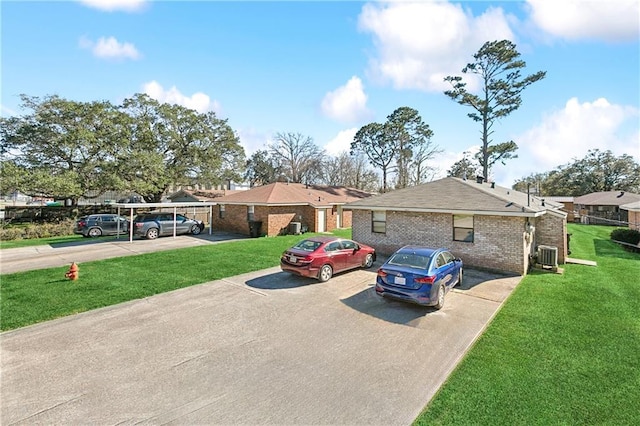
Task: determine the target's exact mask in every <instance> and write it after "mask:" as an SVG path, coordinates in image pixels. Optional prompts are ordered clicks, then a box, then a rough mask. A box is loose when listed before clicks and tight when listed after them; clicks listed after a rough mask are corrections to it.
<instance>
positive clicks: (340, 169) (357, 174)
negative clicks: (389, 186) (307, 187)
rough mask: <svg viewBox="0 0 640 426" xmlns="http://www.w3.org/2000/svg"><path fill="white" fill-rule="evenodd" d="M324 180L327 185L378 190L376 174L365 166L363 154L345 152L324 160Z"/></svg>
mask: <svg viewBox="0 0 640 426" xmlns="http://www.w3.org/2000/svg"><path fill="white" fill-rule="evenodd" d="M324 170H325V182H326V183H327V184H328V185H334V186H347V187H349V188H356V189H361V190H363V191H370V192H374V191H377V190H378V186H379V185H378V179H379V178H378V175H377V173H376V172H375V171H373V170H371V169H369V168H368V167H367V160H366V158H365V157H364V156H363V155H354V156H351V155H349V154H348V153H347V152H343V153H342V154H340V155H338V156H336V157H332V158H330V159H329V160H327V161H326V162H325V166H324Z"/></svg>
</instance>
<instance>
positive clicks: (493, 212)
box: [346, 205, 548, 217]
mask: <svg viewBox="0 0 640 426" xmlns="http://www.w3.org/2000/svg"><path fill="white" fill-rule="evenodd" d="M346 209H347V210H386V211H395V212H412V213H445V214H465V215H479V216H513V217H539V216H542V215H543V214H545V213H546V212H547V211H548V210H541V211H520V212H515V211H510V212H505V211H496V210H461V209H429V208H418V207H384V206H349V205H347V206H346Z"/></svg>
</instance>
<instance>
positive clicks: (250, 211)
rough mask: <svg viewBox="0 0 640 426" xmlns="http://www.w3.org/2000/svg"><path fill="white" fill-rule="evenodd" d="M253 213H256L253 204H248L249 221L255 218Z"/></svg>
mask: <svg viewBox="0 0 640 426" xmlns="http://www.w3.org/2000/svg"><path fill="white" fill-rule="evenodd" d="M253 214H254V210H253V206H247V220H248V221H252V220H253Z"/></svg>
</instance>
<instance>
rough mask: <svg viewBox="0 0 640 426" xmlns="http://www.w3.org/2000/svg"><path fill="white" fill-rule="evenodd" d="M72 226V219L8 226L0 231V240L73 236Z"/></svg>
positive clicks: (73, 223) (73, 222)
mask: <svg viewBox="0 0 640 426" xmlns="http://www.w3.org/2000/svg"><path fill="white" fill-rule="evenodd" d="M74 225H75V221H74V220H73V219H65V220H61V221H60V222H57V223H35V224H29V225H26V226H19V227H18V226H8V227H6V228H3V229H0V240H2V241H11V240H27V239H31V238H48V237H60V236H64V235H73V227H74Z"/></svg>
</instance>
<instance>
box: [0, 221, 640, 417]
mask: <svg viewBox="0 0 640 426" xmlns="http://www.w3.org/2000/svg"><path fill="white" fill-rule="evenodd" d="M612 229H613V228H610V227H602V226H586V225H574V224H570V225H569V232H571V233H572V234H573V235H572V238H571V250H572V254H571V257H574V258H579V259H588V260H594V261H596V262H597V263H598V266H597V267H589V266H582V265H572V264H568V265H564V270H565V271H564V274H563V275H556V274H551V273H543V272H534V273H532V274H530V275H528V276H527V277H526V278H525V279H523V281H522V282H521V284H520V285H519V286H518V288H517V289H516V290H515V291H514V293H513V294H512V296H511V297H510V298H509V299H508V300H507V302H506V303H505V305H504V306H503V308H502V309H501V310H500V312H499V313H498V315H497V316H496V318H495V319H494V321H493V322H492V323H491V324H490V326H489V327H488V329H487V330H486V332H485V333H484V334H483V335H482V336H481V337H480V338H479V339H478V341H477V342H476V344H475V345H474V347H473V348H472V350H471V351H470V352H469V353H468V354H467V356H466V357H465V359H464V360H463V361H462V362H461V364H460V365H459V366H458V368H457V369H456V370H455V371H454V373H453V374H452V375H451V376H450V378H449V380H448V381H447V382H446V383H445V385H444V386H443V387H442V388H441V389H440V391H439V392H438V393H437V395H436V396H435V397H434V399H433V400H432V401H431V403H430V404H429V405H428V407H426V409H425V412H424V413H423V414H422V415H421V416H420V417H419V418H418V419H416V422H415V423H416V424H417V425H432V424H454V425H467V424H472V425H485V424H486V425H500V424H503V425H548V424H554V425H556V424H564V425H577V424H583V425H594V424H597V425H601V424H610V425H631V424H640V414H639V413H640V410H638V409H637V408H636V406H637V402H638V401H640V355H639V354H640V254H637V253H630V252H626V251H624V250H623V249H622V248H621V247H620V246H618V245H617V244H615V243H612V242H611V241H610V239H609V234H610V232H611V231H612ZM339 234H340V235H341V236H345V237H349V236H350V234H351V231H350V230H344V231H340V232H339ZM299 238H300V237H299V236H285V237H277V238H256V239H247V240H243V241H237V242H229V243H224V244H218V245H211V246H202V247H194V248H186V249H180V250H174V251H167V252H158V253H150V254H145V255H139V256H132V257H123V258H116V259H110V260H104V261H96V262H87V263H82V264H81V265H80V274H81V275H80V276H81V278H80V280H78V281H68V280H66V279H64V278H62V277H63V276H64V272H65V271H66V270H67V267H61V268H53V269H48V270H39V271H31V272H23V273H16V274H8V275H2V277H1V282H0V294H1V300H0V309H1V311H0V312H1V314H2V315H1V316H0V319H1V321H0V323H1V328H2V330H9V329H14V328H17V327H22V326H25V325H28V324H33V323H37V322H40V321H45V320H48V319H52V318H56V317H61V316H65V315H70V314H73V313H77V312H82V311H87V310H90V309H94V308H98V307H102V306H107V305H111V304H115V303H120V302H123V301H127V300H132V299H136V298H142V297H146V296H149V295H153V294H156V293H160V292H164V291H170V290H173V289H177V288H181V287H186V286H189V285H193V284H198V283H202V282H206V281H210V280H215V279H219V278H224V277H226V276H230V275H236V274H239V273H243V272H249V271H254V270H258V269H262V268H266V267H270V266H276V265H277V264H278V258H279V255H280V253H281V252H282V250H284V249H285V248H287V247H289V246H290V245H292V244H293V243H294V242H295V241H297V240H299ZM194 259H197V260H194ZM238 259H240V261H238ZM247 259H250V261H246V260H247ZM194 266H197V267H194ZM106 270H109V274H108V276H107V274H105V271H106ZM418 361H419V360H418Z"/></svg>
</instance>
